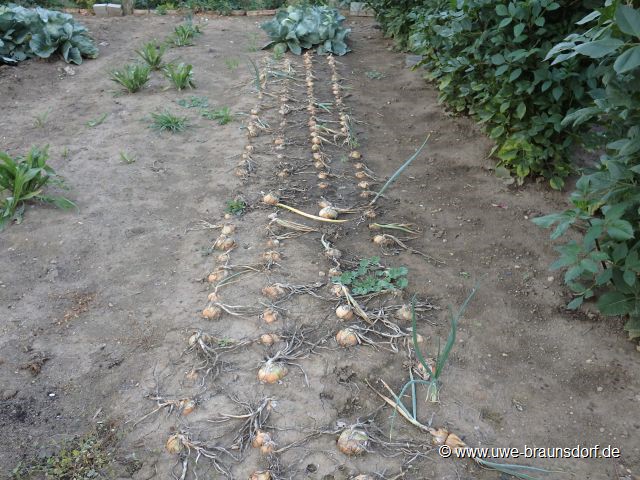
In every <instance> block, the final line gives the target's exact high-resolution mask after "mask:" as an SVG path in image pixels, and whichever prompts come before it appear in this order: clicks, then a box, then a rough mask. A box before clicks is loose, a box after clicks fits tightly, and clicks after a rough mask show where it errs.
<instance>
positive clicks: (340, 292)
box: [331, 283, 344, 297]
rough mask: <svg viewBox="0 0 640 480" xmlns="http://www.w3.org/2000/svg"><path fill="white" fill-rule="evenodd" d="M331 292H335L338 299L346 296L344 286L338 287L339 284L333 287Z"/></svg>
mask: <svg viewBox="0 0 640 480" xmlns="http://www.w3.org/2000/svg"><path fill="white" fill-rule="evenodd" d="M331 292H333V294H334V295H335V296H336V297H342V295H344V292H343V291H342V285H338V284H337V283H336V284H334V285H333V286H332V287H331Z"/></svg>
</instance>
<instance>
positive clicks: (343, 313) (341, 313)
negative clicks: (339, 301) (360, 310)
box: [336, 305, 353, 322]
mask: <svg viewBox="0 0 640 480" xmlns="http://www.w3.org/2000/svg"><path fill="white" fill-rule="evenodd" d="M336 316H337V317H338V318H339V319H340V320H344V321H347V322H348V321H349V320H351V319H352V318H353V309H352V308H351V306H350V305H339V306H338V308H336Z"/></svg>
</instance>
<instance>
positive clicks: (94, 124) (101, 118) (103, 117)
mask: <svg viewBox="0 0 640 480" xmlns="http://www.w3.org/2000/svg"><path fill="white" fill-rule="evenodd" d="M108 116H109V114H108V113H103V114H102V115H100V116H99V117H98V118H94V119H92V120H89V121H88V122H87V123H86V124H85V125H86V126H87V127H90V128H94V127H97V126H98V125H102V122H104V121H105V120H106V119H107V117H108Z"/></svg>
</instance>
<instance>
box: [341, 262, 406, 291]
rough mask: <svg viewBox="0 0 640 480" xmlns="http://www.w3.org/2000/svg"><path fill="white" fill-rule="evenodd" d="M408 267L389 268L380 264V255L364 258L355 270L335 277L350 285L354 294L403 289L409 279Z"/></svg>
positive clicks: (343, 283)
mask: <svg viewBox="0 0 640 480" xmlns="http://www.w3.org/2000/svg"><path fill="white" fill-rule="evenodd" d="M407 273H409V270H407V268H406V267H397V268H388V267H384V266H382V265H381V264H380V257H371V258H363V259H362V260H360V262H359V264H358V268H356V269H355V270H347V271H345V272H342V274H341V275H340V276H338V277H336V278H334V279H333V282H334V283H339V284H341V285H345V286H347V287H349V289H350V291H351V293H352V294H353V295H366V294H368V293H377V292H382V291H388V290H402V289H403V288H405V287H406V286H407V285H408V284H409V281H408V280H407Z"/></svg>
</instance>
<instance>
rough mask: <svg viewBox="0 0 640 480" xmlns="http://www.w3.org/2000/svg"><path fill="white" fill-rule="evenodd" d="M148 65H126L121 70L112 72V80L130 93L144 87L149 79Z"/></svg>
mask: <svg viewBox="0 0 640 480" xmlns="http://www.w3.org/2000/svg"><path fill="white" fill-rule="evenodd" d="M150 71H151V70H150V68H149V66H148V65H125V66H124V67H123V68H121V69H120V70H113V71H112V72H111V80H112V81H114V82H116V83H117V84H119V85H121V86H123V87H124V88H125V89H126V90H127V91H128V92H129V93H135V92H137V91H139V90H140V89H142V87H144V86H145V85H146V83H147V82H148V81H149V73H150Z"/></svg>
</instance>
